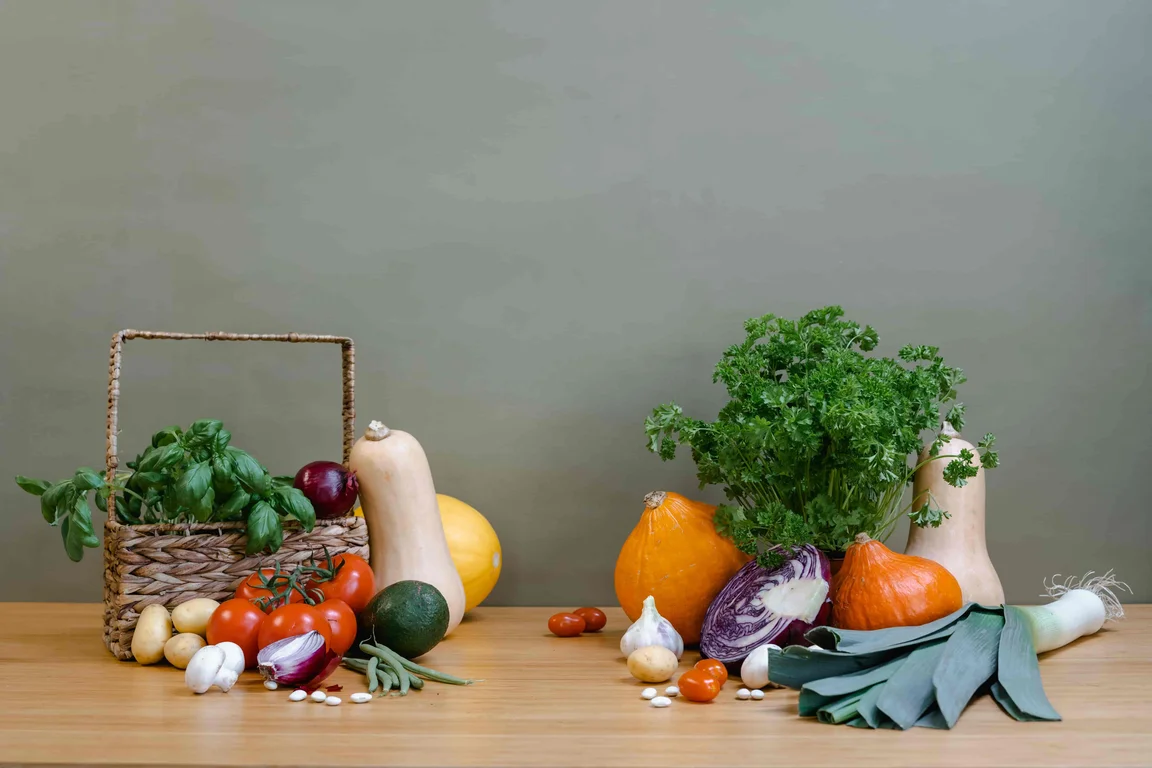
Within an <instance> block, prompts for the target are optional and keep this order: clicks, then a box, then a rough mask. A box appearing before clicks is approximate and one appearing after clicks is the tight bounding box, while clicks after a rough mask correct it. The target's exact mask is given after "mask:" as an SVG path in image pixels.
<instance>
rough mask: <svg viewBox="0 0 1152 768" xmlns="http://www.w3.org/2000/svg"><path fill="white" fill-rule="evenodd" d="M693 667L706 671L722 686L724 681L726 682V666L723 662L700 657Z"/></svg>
mask: <svg viewBox="0 0 1152 768" xmlns="http://www.w3.org/2000/svg"><path fill="white" fill-rule="evenodd" d="M692 668H693V669H699V670H701V671H703V672H707V673H708V674H710V675H712V677H714V678H716V679H717V680H719V681H720V687H724V683H726V682H728V667H726V666H724V663H723V662H720V661H716V659H700V661H698V662H696V666H694V667H692Z"/></svg>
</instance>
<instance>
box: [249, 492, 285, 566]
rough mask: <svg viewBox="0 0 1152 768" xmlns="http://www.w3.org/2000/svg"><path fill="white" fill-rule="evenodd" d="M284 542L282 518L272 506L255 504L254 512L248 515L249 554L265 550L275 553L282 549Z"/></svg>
mask: <svg viewBox="0 0 1152 768" xmlns="http://www.w3.org/2000/svg"><path fill="white" fill-rule="evenodd" d="M283 541H284V532H283V531H282V530H281V528H280V517H279V516H278V515H277V514H276V510H274V509H273V508H272V505H271V504H269V503H268V502H266V501H258V502H256V503H255V504H253V505H252V511H251V512H249V513H248V547H247V552H248V554H250V555H254V554H256V553H257V552H260V551H262V550H264V549H265V548H271V551H273V552H275V551H276V550H278V549H280V545H281V544H282V543H283Z"/></svg>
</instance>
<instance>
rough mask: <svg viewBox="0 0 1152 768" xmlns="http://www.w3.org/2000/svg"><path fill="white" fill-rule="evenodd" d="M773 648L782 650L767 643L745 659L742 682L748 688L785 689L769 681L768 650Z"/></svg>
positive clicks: (741, 668) (741, 674)
mask: <svg viewBox="0 0 1152 768" xmlns="http://www.w3.org/2000/svg"><path fill="white" fill-rule="evenodd" d="M769 648H772V649H775V650H777V651H778V650H780V646H778V645H775V644H773V643H766V644H765V645H761V646H759V647H758V648H756V649H754V650H753V651H752V653H750V654H748V656H746V657H745V659H744V663H743V664H741V665H740V682H742V683H744V685H745V686H746V687H748V688H752V689H755V690H759V689H760V688H764V687H768V688H783V687H784V686H782V685H778V684H776V683H773V682H771V681H770V680H769V679H768V649H769Z"/></svg>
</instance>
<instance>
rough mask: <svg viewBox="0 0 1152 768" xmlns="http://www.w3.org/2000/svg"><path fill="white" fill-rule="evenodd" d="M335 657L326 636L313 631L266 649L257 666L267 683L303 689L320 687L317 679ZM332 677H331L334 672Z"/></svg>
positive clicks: (279, 641) (270, 644) (280, 641)
mask: <svg viewBox="0 0 1152 768" xmlns="http://www.w3.org/2000/svg"><path fill="white" fill-rule="evenodd" d="M334 655H335V654H333V653H331V652H330V651H329V650H328V644H327V643H326V642H325V640H324V636H323V635H322V634H320V633H319V632H317V631H316V630H312V631H311V632H308V633H306V634H303V635H296V636H295V637H286V638H284V639H283V640H277V641H276V642H274V643H269V644H268V645H266V646H264V647H263V648H261V649H260V653H258V654H256V664H257V667H258V668H259V669H260V674H262V675H264V678H265V679H266V680H272V681H273V682H277V683H280V684H281V685H303V684H304V683H313V682H315V683H318V682H319V680H317V679H316V678H317V677H319V675H320V673H321V672H322V671H324V669H325V667H328V666H329V664H330V657H331V656H334ZM337 659H339V657H337ZM332 669H335V666H332ZM328 673H329V674H331V669H329V670H328ZM321 679H323V678H321Z"/></svg>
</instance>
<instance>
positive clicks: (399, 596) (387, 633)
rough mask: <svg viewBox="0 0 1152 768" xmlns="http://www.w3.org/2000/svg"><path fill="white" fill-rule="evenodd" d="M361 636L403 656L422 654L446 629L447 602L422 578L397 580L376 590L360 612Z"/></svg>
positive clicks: (440, 637)
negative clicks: (420, 579)
mask: <svg viewBox="0 0 1152 768" xmlns="http://www.w3.org/2000/svg"><path fill="white" fill-rule="evenodd" d="M360 631H361V633H362V634H363V635H364V639H368V640H375V641H376V642H377V643H380V644H381V645H385V646H387V647H388V648H390V649H392V650H393V651H395V652H396V653H398V654H400V655H401V656H403V657H404V658H406V659H414V658H416V657H417V656H423V655H424V654H426V653H428V651H430V650H432V649H433V648H435V647H436V645H437V644H438V643H439V642H440V641H441V640H443V639H444V633H445V632H447V631H448V601H447V600H445V599H444V595H442V594H441V593H440V590H438V589H436V587H434V586H432V585H431V584H427V583H425V582H423V581H398V582H396V583H395V584H390V585H389V586H387V587H385V588H384V589H382V590H380V591H379V592H377V593H376V596H375V597H373V598H372V599H371V600H370V601H369V602H368V605H366V606H364V610H363V611H362V612H361V613H360Z"/></svg>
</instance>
